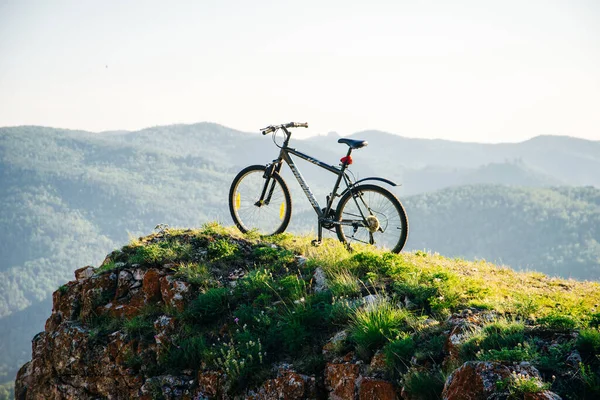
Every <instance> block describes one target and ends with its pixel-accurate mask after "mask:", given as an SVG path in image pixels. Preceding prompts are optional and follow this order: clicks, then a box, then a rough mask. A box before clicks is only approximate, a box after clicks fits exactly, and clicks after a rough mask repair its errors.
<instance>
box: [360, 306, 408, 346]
mask: <svg viewBox="0 0 600 400" xmlns="http://www.w3.org/2000/svg"><path fill="white" fill-rule="evenodd" d="M409 316H410V315H409V313H408V312H407V311H405V310H403V309H400V308H398V307H397V306H396V305H395V304H393V302H392V300H390V299H389V298H387V297H377V298H376V300H375V301H373V302H372V303H370V304H366V305H365V306H363V307H361V308H359V309H358V310H357V311H356V312H355V313H354V314H353V315H351V317H350V337H351V339H352V340H353V341H354V342H355V343H356V346H357V348H361V349H365V350H371V351H372V350H375V349H377V348H378V347H381V346H382V345H384V344H386V343H387V342H389V341H390V340H392V339H394V338H395V337H397V336H398V334H399V333H400V332H401V331H402V329H404V328H406V326H407V319H408V318H409Z"/></svg>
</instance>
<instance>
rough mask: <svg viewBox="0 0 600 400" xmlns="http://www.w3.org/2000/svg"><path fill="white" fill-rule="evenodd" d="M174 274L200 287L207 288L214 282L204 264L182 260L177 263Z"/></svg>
mask: <svg viewBox="0 0 600 400" xmlns="http://www.w3.org/2000/svg"><path fill="white" fill-rule="evenodd" d="M175 276H177V277H181V278H183V279H185V280H186V281H187V282H189V283H192V284H194V285H197V286H200V287H202V288H208V287H210V286H212V285H213V284H214V282H215V280H214V278H213V276H212V274H211V273H210V270H209V268H208V266H207V265H206V264H202V263H194V262H184V263H181V264H179V266H178V267H177V272H176V273H175Z"/></svg>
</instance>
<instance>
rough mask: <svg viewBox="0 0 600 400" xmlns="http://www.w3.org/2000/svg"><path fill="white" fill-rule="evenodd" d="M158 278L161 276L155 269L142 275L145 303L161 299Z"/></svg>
mask: <svg viewBox="0 0 600 400" xmlns="http://www.w3.org/2000/svg"><path fill="white" fill-rule="evenodd" d="M160 277H161V275H160V274H159V273H158V272H157V271H156V269H150V270H148V271H146V273H145V274H144V278H143V281H142V291H143V292H144V300H145V301H146V303H153V302H156V301H159V300H161V299H162V295H161V292H160Z"/></svg>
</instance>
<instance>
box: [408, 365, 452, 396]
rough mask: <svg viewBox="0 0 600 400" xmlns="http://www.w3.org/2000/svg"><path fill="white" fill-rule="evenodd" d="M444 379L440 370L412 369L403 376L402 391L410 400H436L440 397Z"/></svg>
mask: <svg viewBox="0 0 600 400" xmlns="http://www.w3.org/2000/svg"><path fill="white" fill-rule="evenodd" d="M444 382H446V377H445V376H444V374H443V373H442V372H441V371H440V370H436V369H434V370H432V371H428V370H417V369H412V370H410V371H409V372H408V373H407V374H405V375H404V378H403V384H404V390H405V391H406V393H407V394H408V395H409V396H410V398H411V399H412V398H414V399H419V400H438V399H440V398H441V396H442V391H443V390H444Z"/></svg>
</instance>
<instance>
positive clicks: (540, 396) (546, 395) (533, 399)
mask: <svg viewBox="0 0 600 400" xmlns="http://www.w3.org/2000/svg"><path fill="white" fill-rule="evenodd" d="M523 400H562V397H560V396H559V395H557V394H556V393H554V392H551V391H549V390H544V391H541V392H538V393H526V394H525V396H523Z"/></svg>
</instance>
